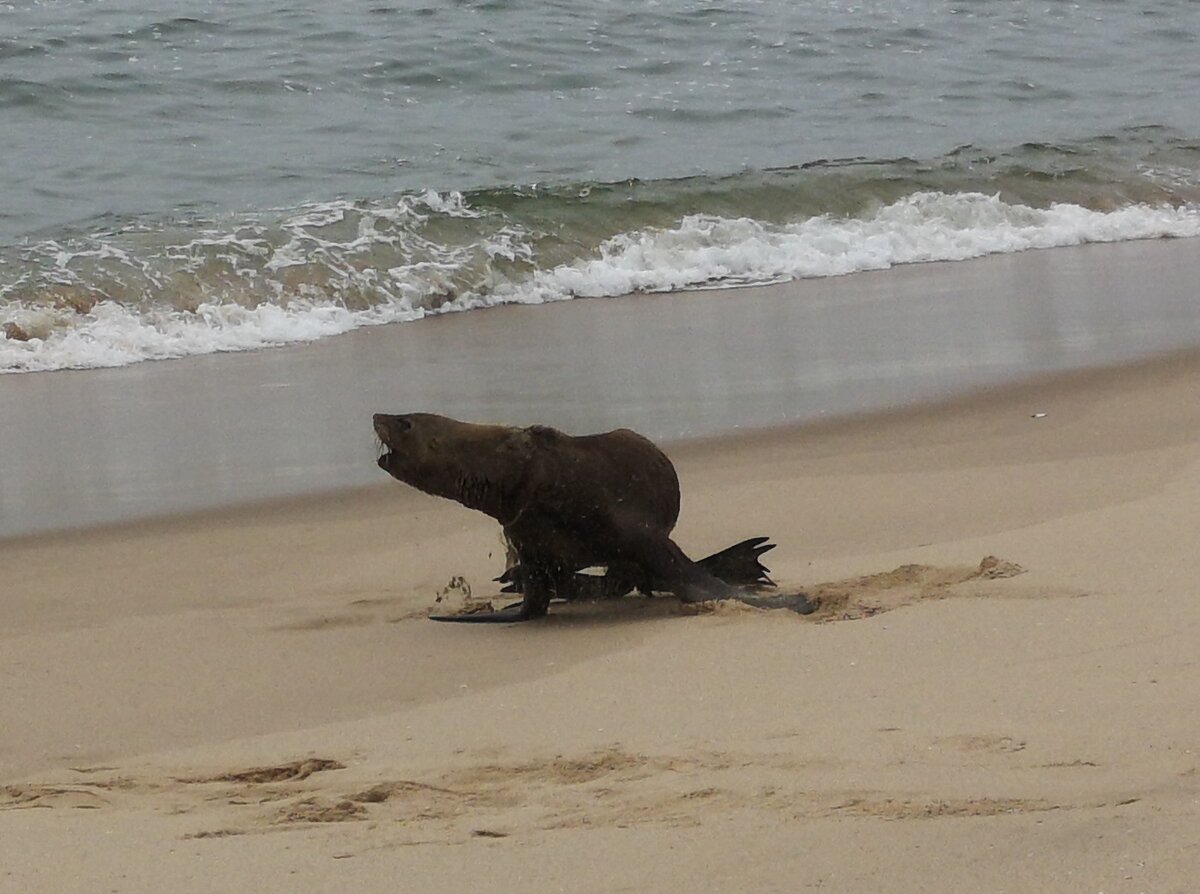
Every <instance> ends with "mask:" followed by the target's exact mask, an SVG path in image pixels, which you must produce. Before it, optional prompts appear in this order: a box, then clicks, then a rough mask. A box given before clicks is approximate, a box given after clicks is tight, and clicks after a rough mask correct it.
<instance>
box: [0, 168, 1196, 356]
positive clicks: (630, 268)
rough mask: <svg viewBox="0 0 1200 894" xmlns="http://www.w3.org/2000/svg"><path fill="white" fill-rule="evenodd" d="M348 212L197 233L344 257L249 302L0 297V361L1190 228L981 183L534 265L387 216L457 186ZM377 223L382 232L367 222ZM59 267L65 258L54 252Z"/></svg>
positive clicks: (246, 245) (1172, 215) (502, 250)
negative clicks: (272, 236) (317, 278)
mask: <svg viewBox="0 0 1200 894" xmlns="http://www.w3.org/2000/svg"><path fill="white" fill-rule="evenodd" d="M352 211H354V212H356V213H361V209H353V208H352V207H351V205H350V204H349V203H331V204H330V205H327V206H321V207H316V206H314V207H313V208H309V209H305V210H303V211H302V213H301V214H298V215H296V216H295V217H293V218H292V219H291V220H290V221H288V222H287V224H285V226H284V227H283V230H284V232H285V233H286V234H287V236H288V241H286V242H285V243H284V244H282V245H278V246H276V247H274V248H270V247H268V246H267V244H266V243H265V242H264V241H262V240H261V238H259V237H260V235H261V234H256V233H249V234H242V235H240V236H238V237H237V238H236V239H231V238H230V237H228V236H224V237H222V236H220V235H219V234H208V235H206V236H205V237H203V238H204V239H207V240H208V241H207V242H206V244H207V245H209V246H210V247H211V246H220V245H223V244H226V243H228V244H230V245H231V246H234V247H238V250H239V251H240V252H241V254H237V255H231V257H232V258H233V259H234V260H237V261H239V262H242V261H243V260H244V259H246V258H248V257H250V256H251V255H253V256H255V257H258V258H259V259H261V260H262V261H263V268H262V269H263V270H264V271H265V272H266V273H268V274H275V273H279V272H280V271H284V272H286V268H289V267H298V266H301V265H303V264H306V263H309V259H310V257H311V256H312V255H313V254H314V253H325V254H336V255H337V257H339V258H343V259H345V258H352V259H354V260H355V263H344V264H343V265H342V266H341V267H339V268H337V269H335V270H333V271H332V275H331V277H330V281H331V282H337V283H340V286H339V288H340V289H341V292H340V293H339V294H336V295H335V294H332V292H334V291H337V290H336V289H331V288H330V287H329V286H328V285H326V286H324V287H322V286H321V285H320V284H318V283H302V284H301V285H300V286H298V287H295V286H294V287H292V288H291V289H290V290H287V289H284V288H283V287H282V285H281V284H280V283H279V282H276V281H273V280H272V281H268V282H263V283H259V285H260V286H262V287H263V290H264V291H265V292H266V293H267V294H265V295H263V296H262V297H263V299H265V300H264V302H263V303H259V304H258V305H257V306H254V307H245V306H242V305H241V304H237V303H233V302H223V301H220V300H212V301H204V302H201V303H198V304H197V305H196V306H195V307H194V309H188V310H178V309H174V308H169V307H164V306H161V305H158V304H155V303H153V302H151V303H150V304H149V305H145V304H142V305H139V306H136V307H135V306H126V305H123V304H119V303H116V302H113V301H101V302H99V303H97V304H95V305H94V306H93V307H91V308H90V309H88V310H87V311H86V312H83V313H76V312H75V311H72V310H60V309H46V308H37V307H31V306H26V305H20V304H15V303H11V302H10V304H8V305H0V308H2V310H0V313H2V314H3V316H0V324H4V323H11V324H15V326H17V327H19V328H20V330H21V331H22V333H23V334H25V335H33V336H35V337H31V338H27V339H24V340H21V339H19V338H7V337H2V336H0V372H19V371H36V370H51V369H63V368H87V367H104V366H121V365H125V364H129V363H136V362H138V361H141V360H155V359H166V358H174V357H183V356H188V355H194V354H207V353H214V352H219V351H243V350H250V349H254V348H261V347H267V346H272V345H281V344H287V343H292V342H302V341H311V340H314V339H319V338H324V337H327V336H331V335H337V334H340V333H343V332H347V331H349V330H352V329H356V328H359V327H363V326H373V325H379V324H383V323H395V322H408V321H412V320H417V319H420V318H421V317H423V316H426V315H427V314H429V313H445V312H452V311H465V310H470V309H473V308H478V307H486V306H491V305H496V304H503V303H526V304H536V303H544V302H549V301H558V300H564V299H569V298H574V297H604V296H614V295H623V294H628V293H631V292H657V291H667V290H679V289H695V288H707V287H712V286H719V285H729V286H732V285H746V284H756V283H765V282H776V281H780V280H784V279H791V278H800V277H823V276H837V275H842V274H847V273H853V272H856V271H861V270H880V269H885V268H888V267H891V266H894V265H897V264H910V263H916V262H922V261H957V260H965V259H968V258H975V257H980V256H982V255H987V254H993V253H998V252H1017V251H1024V250H1027V249H1034V248H1051V247H1056V246H1069V245H1078V244H1081V243H1087V242H1115V241H1124V240H1130V239H1145V238H1156V237H1193V236H1200V207H1196V206H1184V207H1172V206H1165V205H1164V206H1147V205H1130V206H1127V207H1124V208H1121V209H1118V210H1115V211H1107V212H1101V211H1092V210H1089V209H1086V208H1083V207H1080V206H1078V205H1070V204H1056V205H1052V206H1050V207H1049V208H1047V209H1037V208H1032V207H1028V206H1024V205H1017V204H1010V203H1005V202H1003V201H1001V200H1000V199H999V197H997V196H989V195H984V194H980V193H955V194H945V193H937V192H923V193H915V194H913V195H910V196H908V197H906V198H904V199H901V200H899V201H897V202H894V203H893V204H890V205H886V206H881V207H880V208H878V209H877V210H875V211H874V212H873V213H871V214H867V215H864V216H861V217H856V218H835V217H829V216H821V217H814V218H809V219H807V220H803V221H799V222H796V223H792V224H786V225H778V224H766V223H762V222H760V221H755V220H751V219H748V218H724V217H716V216H712V215H704V214H698V215H692V216H688V217H685V218H683V219H681V220H680V221H679V222H678V223H677V224H676V225H675V226H673V227H670V228H663V229H649V230H643V231H638V232H631V233H624V234H621V235H618V236H616V237H613V238H611V239H609V240H607V241H605V242H604V243H603V244H602V245H601V246H600V248H599V250H598V252H597V253H596V255H595V256H594V257H589V258H581V259H577V260H575V261H574V262H572V263H569V264H562V265H559V266H555V267H553V268H550V269H536V266H535V265H536V256H535V252H534V248H533V246H532V244H531V239H530V237H529V236H528V235H527V234H526V233H525V232H524V231H523V230H522V229H521V228H519V227H516V226H510V225H507V224H506V225H503V226H500V227H499V228H498V229H496V230H494V231H492V232H489V233H488V235H486V236H485V237H481V238H480V240H479V242H478V244H475V245H473V246H442V245H438V244H433V243H431V242H429V241H428V240H427V239H425V238H424V237H418V236H414V235H413V234H412V232H411V231H409V230H406V229H404V227H403V226H402V225H403V224H405V223H406V222H408V221H411V220H412V219H419V220H422V221H423V220H424V219H425V218H427V217H428V216H430V215H446V216H448V217H456V218H470V219H473V218H477V217H479V216H480V215H479V212H477V211H475V210H473V209H471V208H469V207H468V206H467V203H466V202H465V201H464V200H463V198H462V196H460V195H457V194H452V195H449V196H439V195H438V194H436V193H427V194H425V195H423V196H420V197H418V198H417V199H414V200H411V201H409V202H407V203H401V204H399V205H397V206H395V207H392V208H388V209H383V210H380V209H378V208H376V209H372V210H371V212H370V214H365V215H362V216H361V217H360V219H358V222H357V224H356V232H355V234H354V235H353V237H352V238H350V239H349V241H344V240H343V241H339V240H338V239H336V238H333V237H330V238H328V239H326V238H325V237H323V236H322V235H321V234H320V233H319V232H314V230H317V231H320V230H321V229H322V228H324V227H330V226H337V225H343V224H344V222H345V221H346V220H347V219H348V217H349V215H350V213H351V212H352ZM385 225H386V226H390V227H391V229H389V230H388V231H387V232H381V231H380V229H379V228H380V227H383V226H385ZM223 240H224V241H223ZM405 240H409V241H414V242H419V243H420V245H419V248H420V251H408V248H407V246H408V242H406V241H405ZM381 242H385V243H387V245H388V246H389V247H393V248H394V247H395V246H396V245H400V246H401V248H402V249H404V250H402V251H400V253H399V257H400V258H401V260H402V261H403V262H402V263H397V264H391V265H389V266H386V267H385V268H384V269H377V268H376V267H372V266H370V265H364V264H362V263H361V259H362V258H363V257H364V256H366V254H367V253H369V251H370V250H371V249H372V247H373V246H377V245H378V244H379V243H381ZM92 252H93V253H98V254H95V256H96V257H107V258H116V259H117V260H118V261H120V262H122V263H128V265H129V266H130V267H134V268H144V266H145V265H144V264H141V263H140V262H138V261H137V260H135V259H132V258H129V257H128V256H127V255H126V256H123V253H122V250H121V249H120V248H118V247H114V246H108V247H105V246H101V247H99V248H96V249H93V250H92ZM80 254H81V253H79V252H76V253H75V254H74V255H73V257H79V256H80ZM480 258H482V259H483V263H485V264H486V263H491V262H494V261H497V260H500V261H507V262H514V261H515V262H520V264H519V265H518V266H520V267H521V269H531V268H532V272H530V273H527V274H523V275H518V274H501V273H500V272H499V271H498V270H495V269H489V270H485V271H484V272H483V273H481V274H480V275H478V276H476V277H475V278H474V279H473V280H472V281H474V282H477V283H478V285H477V286H476V287H474V288H468V289H465V290H464V289H462V288H461V287H457V286H456V285H455V282H456V280H455V276H456V274H459V273H461V272H462V271H463V270H464V269H465V268H466V266H467V265H469V264H472V263H476V264H478V263H480V261H479V259H480ZM59 264H60V265H61V266H62V267H63V268H64V269H65V267H66V264H67V259H66V257H65V255H64V257H63V258H60V259H59ZM235 266H236V265H235ZM272 289H274V294H271V290H272ZM348 294H356V295H359V296H362V295H364V294H365V295H367V296H369V300H366V301H361V300H360V301H357V302H355V301H349V300H347V295H348ZM439 296H445V297H440V298H439ZM360 305H365V306H360ZM38 335H41V336H44V337H36V336H38Z"/></svg>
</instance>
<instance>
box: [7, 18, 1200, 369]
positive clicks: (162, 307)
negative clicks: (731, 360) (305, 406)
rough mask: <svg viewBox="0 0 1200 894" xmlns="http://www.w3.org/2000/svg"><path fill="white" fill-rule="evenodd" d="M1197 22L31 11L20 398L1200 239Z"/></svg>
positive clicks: (21, 42)
mask: <svg viewBox="0 0 1200 894" xmlns="http://www.w3.org/2000/svg"><path fill="white" fill-rule="evenodd" d="M1197 96H1200V4H1196V3H1193V2H1189V0H1148V2H1145V3H1141V4H1131V3H1127V2H1123V0H1091V2H1081V3H1069V2H1062V0H1040V2H1028V0H1006V2H994V0H992V2H985V0H951V2H935V0H906V2H885V0H878V2H870V0H864V2H802V0H741V2H734V0H718V2H688V0H658V2H653V0H651V2H636V3H612V2H601V0H591V2H587V3H582V2H571V0H562V2H536V3H535V2H524V0H507V2H506V0H483V2H466V0H457V2H445V3H439V4H431V5H423V4H422V3H420V2H406V3H385V2H378V0H377V2H368V3H362V4H315V3H312V4H295V3H284V2H281V0H245V2H242V3H238V4H226V3H211V2H210V3H204V2H200V3H193V4H189V5H188V6H187V7H186V9H183V8H179V9H175V10H172V11H171V14H164V12H163V10H162V9H161V8H155V7H152V6H150V5H149V4H142V3H137V2H134V0H35V2H20V3H11V4H7V5H5V4H0V184H3V191H2V192H0V372H9V373H22V372H25V373H37V372H39V371H47V370H55V369H63V368H88V367H105V366H122V365H127V364H131V363H136V362H139V361H144V360H152V359H153V360H161V359H168V358H176V357H183V356H188V355H196V354H206V353H213V352H218V351H236V350H247V349H253V348H262V347H269V346H273V345H282V344H287V343H292V342H297V341H308V340H313V339H318V338H322V337H328V336H333V335H337V334H339V333H343V332H346V331H348V330H351V329H355V328H358V327H362V326H368V325H378V324H385V323H405V322H410V321H413V320H417V319H420V318H422V317H425V316H428V315H430V314H439V313H445V312H451V311H470V310H472V309H475V308H479V307H487V306H491V305H495V304H499V303H506V302H507V303H527V304H536V303H543V302H549V301H557V300H566V299H571V298H575V297H602V296H612V295H620V294H626V293H630V292H656V291H666V290H679V289H694V288H706V287H712V286H721V285H748V284H759V283H769V282H775V281H779V280H784V279H790V278H795V277H821V276H833V275H839V274H844V273H850V272H854V271H858V270H867V269H873V270H878V269H885V268H888V267H891V266H894V265H899V264H909V263H916V262H921V261H930V260H960V259H966V258H971V257H977V256H980V255H984V254H989V253H995V252H1016V251H1023V250H1029V249H1044V248H1052V247H1055V246H1066V245H1075V244H1079V243H1084V242H1117V241H1124V240H1130V239H1145V238H1160V237H1180V238H1186V237H1195V236H1198V235H1200V102H1198V101H1197V100H1196V97H1197Z"/></svg>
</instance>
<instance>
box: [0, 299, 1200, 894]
mask: <svg viewBox="0 0 1200 894" xmlns="http://www.w3.org/2000/svg"><path fill="white" fill-rule="evenodd" d="M1147 287H1148V288H1152V287H1153V283H1152V282H1151V283H1149V284H1148V286H1147ZM671 452H672V455H673V457H674V458H675V460H676V461H677V465H678V467H679V471H680V476H681V480H682V485H683V490H684V506H683V514H682V519H681V524H680V527H679V529H678V531H677V536H678V540H679V542H680V543H681V544H682V545H683V546H684V547H685V548H686V549H687V550H688V551H690V552H692V553H694V554H698V553H702V552H705V551H708V550H711V549H715V548H718V547H720V546H724V545H726V544H728V543H731V542H733V541H735V540H737V539H740V538H742V537H745V536H750V535H753V534H759V533H769V534H770V535H772V537H773V538H774V539H775V541H776V542H777V543H778V544H779V546H778V548H777V549H776V550H775V551H774V552H772V553H771V554H769V558H770V564H771V566H772V569H773V571H774V573H775V575H776V577H777V579H778V581H779V584H780V586H781V588H783V589H785V590H804V591H806V592H808V593H810V594H811V595H812V596H813V597H814V598H816V599H818V600H819V601H820V609H819V611H818V612H817V613H816V614H815V615H813V616H810V617H800V616H797V615H795V614H791V613H779V612H762V611H757V610H753V609H741V610H738V609H737V608H736V607H733V608H730V607H725V608H717V609H715V610H709V611H700V612H695V611H684V610H683V609H682V608H681V607H680V606H679V605H678V604H677V603H676V602H675V600H673V599H671V598H669V597H661V598H656V599H652V600H646V599H635V598H628V599H624V600H618V601H613V602H608V603H603V604H597V605H573V606H558V605H556V606H554V607H553V609H552V614H551V616H550V617H549V618H547V619H545V620H544V621H543V622H539V623H533V624H527V625H520V626H501V627H496V628H490V629H480V628H470V627H459V626H455V625H442V624H435V623H432V622H430V621H428V620H427V619H426V618H425V615H426V613H427V612H429V611H430V610H431V609H432V608H435V607H438V608H440V609H441V610H445V609H447V608H453V607H456V606H458V605H461V604H463V603H464V602H465V601H466V590H467V588H468V587H469V589H470V591H471V599H472V600H482V599H487V598H489V597H494V596H495V595H496V594H495V590H494V587H493V586H492V585H490V584H489V579H490V578H491V577H492V576H494V575H495V574H496V573H497V572H498V571H499V570H500V568H501V567H502V557H501V551H500V543H499V539H498V536H497V530H496V526H495V525H494V523H492V522H491V521H490V520H489V519H486V518H484V517H483V516H480V515H477V514H474V513H471V512H468V511H466V510H464V509H462V508H460V507H457V506H455V505H453V504H449V503H447V502H445V501H438V500H436V499H433V498H428V497H425V496H423V495H421V494H418V493H414V492H412V491H409V490H407V489H406V488H404V487H403V486H401V485H399V484H396V483H390V482H385V483H383V484H380V485H379V486H373V487H369V488H365V489H359V490H344V491H341V492H338V493H336V494H332V495H315V496H309V497H298V498H294V499H291V500H288V501H283V502H277V503H274V504H256V505H250V506H242V507H233V508H224V509H219V510H213V511H210V512H206V513H200V514H194V515H184V516H176V517H173V518H170V519H166V520H158V521H143V522H134V523H127V524H123V525H116V526H109V527H105V528H98V529H93V530H89V531H83V532H59V533H54V534H47V535H42V536H37V537H30V538H23V539H19V540H9V541H6V542H4V543H0V565H2V567H3V568H4V578H5V580H4V586H5V603H4V604H5V625H4V628H3V629H2V630H0V676H2V677H3V679H4V680H5V685H4V686H3V687H0V716H2V717H4V718H5V723H4V726H3V730H2V732H0V890H3V891H5V892H8V891H13V892H18V891H20V892H24V891H56V892H94V891H112V890H116V891H121V892H132V894H138V892H147V894H149V892H161V891H172V892H179V894H187V892H193V891H194V892H207V891H212V890H214V889H219V890H225V891H257V892H263V894H270V892H289V894H291V892H297V891H313V892H316V891H329V890H355V891H361V892H367V894H369V892H375V891H379V892H383V891H389V892H390V891H394V890H396V888H397V886H399V887H400V888H402V889H403V888H407V887H419V888H421V889H422V890H433V891H497V892H501V891H512V890H517V889H519V890H522V891H528V892H531V894H538V892H543V891H547V892H548V891H560V890H564V889H568V890H572V891H580V892H606V894H607V892H612V891H621V890H638V891H642V890H651V891H662V892H680V894H683V892H689V894H690V892H697V891H699V892H727V891H731V890H736V891H748V892H759V891H761V892H770V891H797V890H808V889H819V890H822V891H832V892H862V891H880V890H886V891H892V892H900V894H907V892H914V894H915V892H931V891H932V892H942V891H944V892H960V891H964V890H969V891H977V892H1003V891H1014V890H1019V891H1101V890H1102V891H1105V892H1138V891H1186V890H1190V889H1191V887H1192V886H1193V885H1194V883H1195V879H1196V877H1197V875H1198V873H1200V848H1198V846H1197V839H1196V834H1195V829H1196V826H1197V819H1198V814H1200V742H1198V740H1197V734H1196V721H1195V705H1196V704H1197V701H1198V699H1200V670H1198V667H1200V665H1198V664H1197V660H1196V644H1197V635H1198V632H1200V599H1197V588H1196V581H1197V579H1200V553H1197V550H1196V532H1197V530H1200V353H1197V352H1184V353H1178V354H1174V355H1171V356H1166V357H1160V358H1157V359H1154V360H1150V361H1143V362H1139V363H1135V364H1132V365H1126V366H1122V367H1117V368H1110V369H1104V370H1089V371H1082V372H1073V373H1065V374H1057V375H1050V376H1043V377H1038V378H1036V379H1034V380H1031V381H1028V382H1025V383H1023V384H1019V385H1011V386H1003V387H992V388H987V389H982V390H976V391H974V392H973V393H971V394H970V395H967V396H964V397H960V398H956V399H952V400H948V401H943V402H938V403H932V404H928V405H923V406H920V407H916V408H901V409H897V410H894V411H891V412H886V413H880V414H875V415H869V416H862V417H859V418H854V419H848V420H838V421H821V422H816V423H810V424H806V425H801V426H794V427H785V428H778V429H774V430H767V431H761V432H756V433H753V434H742V435H737V434H734V435H726V436H723V437H719V438H713V439H707V440H700V441H693V442H688V443H685V444H679V445H676V446H674V447H672V451H671ZM439 596H440V597H441V598H442V601H441V602H440V603H438V602H437V601H436V600H437V599H438V597H439Z"/></svg>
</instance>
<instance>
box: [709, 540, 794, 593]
mask: <svg viewBox="0 0 1200 894" xmlns="http://www.w3.org/2000/svg"><path fill="white" fill-rule="evenodd" d="M769 541H770V538H769V537H751V538H750V539H749V540H743V541H742V542H741V543H735V544H734V545H733V546H729V547H726V548H725V549H723V550H721V551H720V552H717V553H713V554H712V555H711V556H707V557H705V558H703V559H700V560H699V561H697V562H696V564H697V565H699V566H700V567H701V568H703V569H704V570H705V571H707V572H708V573H709V574H711V575H712V576H713V577H715V578H717V579H718V580H721V581H724V582H725V583H727V584H729V585H730V586H734V587H773V586H775V581H773V580H771V574H770V570H769V569H768V568H767V567H766V566H765V565H764V564H763V563H762V555H763V553H765V552H767V551H768V550H772V549H774V548H775V544H774V543H770V542H769Z"/></svg>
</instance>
